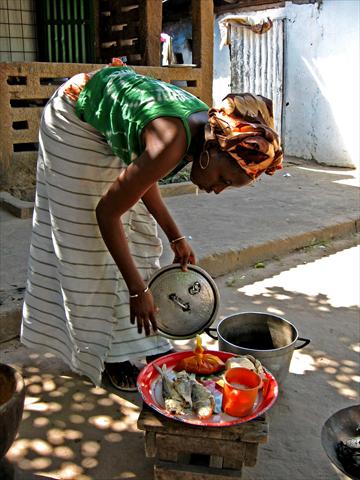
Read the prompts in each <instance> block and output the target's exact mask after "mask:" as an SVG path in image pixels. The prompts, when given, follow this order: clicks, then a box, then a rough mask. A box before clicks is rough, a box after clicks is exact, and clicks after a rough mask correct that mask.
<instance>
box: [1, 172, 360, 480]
mask: <svg viewBox="0 0 360 480" xmlns="http://www.w3.org/2000/svg"><path fill="white" fill-rule="evenodd" d="M314 170H317V171H314ZM287 173H290V175H291V176H283V174H287ZM352 177H353V172H351V171H347V170H343V169H341V170H334V169H331V170H329V169H325V168H322V167H318V166H314V165H312V166H310V165H308V166H307V169H303V168H300V167H299V166H296V165H292V166H290V167H289V168H286V169H285V170H284V171H283V173H281V174H280V175H279V174H278V175H277V176H276V177H274V178H264V180H262V181H261V182H259V183H258V184H257V185H256V186H255V187H251V188H250V189H244V190H243V191H240V190H239V191H229V192H227V193H224V194H223V195H222V196H220V197H217V198H216V197H215V196H212V195H210V196H208V195H204V194H202V195H199V196H198V197H194V196H193V195H186V196H181V197H173V198H169V199H168V204H169V205H170V208H171V210H172V211H174V214H175V215H176V217H177V219H178V220H179V223H180V224H181V225H182V227H183V230H184V232H185V233H187V234H191V235H192V236H193V243H194V246H195V249H196V251H197V253H198V255H199V258H200V259H202V265H203V266H205V267H206V268H207V269H208V270H209V271H211V272H212V273H213V274H214V275H219V273H224V272H231V273H227V274H226V275H224V276H219V277H218V278H217V280H216V281H217V283H218V286H219V289H220V297H221V309H220V312H219V316H218V318H219V319H221V318H223V317H224V316H227V315H229V314H231V313H233V312H239V311H268V312H272V313H275V314H279V315H281V316H283V317H285V318H287V319H288V320H290V321H291V322H292V323H294V324H295V325H296V326H297V328H298V329H299V332H300V335H301V336H304V337H309V338H311V344H310V345H309V346H308V347H306V348H305V349H303V350H299V351H296V352H295V354H294V356H293V361H292V364H291V367H290V374H289V377H288V379H287V381H286V384H285V385H284V386H283V388H282V389H281V393H280V396H279V399H278V401H277V403H276V404H275V406H274V407H273V409H272V410H271V411H270V441H269V443H268V444H266V445H264V446H263V447H261V449H260V453H259V459H258V463H257V465H256V467H254V468H252V469H246V470H245V472H244V474H243V479H244V480H255V479H256V480H267V479H273V480H287V479H288V478H290V476H291V478H292V480H300V479H301V480H304V479H309V480H310V479H311V480H315V479H316V480H318V479H319V480H336V479H339V478H341V479H342V478H346V477H344V476H343V475H342V474H341V473H339V472H338V471H337V470H335V468H334V467H332V465H331V463H330V462H329V461H328V459H327V457H326V455H325V453H324V452H323V450H322V447H321V444H320V431H321V426H322V425H323V423H324V421H325V420H326V419H327V418H328V416H330V415H331V414H332V413H334V412H335V411H337V410H339V409H341V408H343V407H346V406H348V405H351V404H354V403H359V393H360V392H359V373H358V372H359V349H360V347H359V346H358V345H357V342H358V341H359V336H360V332H359V323H358V322H359V310H358V306H359V303H360V302H359V293H358V292H359V271H358V265H359V249H358V248H356V247H354V245H355V244H357V243H358V235H356V234H355V233H354V232H355V230H356V223H357V222H358V216H359V208H358V207H359V203H358V202H359V195H358V189H357V188H356V187H355V186H351V185H350V183H352V182H353V181H354V180H353V178H352ZM339 182H341V183H339ZM2 214H4V212H2ZM29 232H30V221H27V220H18V219H14V218H13V217H12V218H10V217H9V216H7V215H3V219H2V228H1V239H2V245H1V263H2V273H1V275H2V277H1V288H2V289H3V294H4V295H5V294H6V295H8V298H7V300H6V301H4V304H3V314H4V315H3V320H4V319H5V318H6V319H7V320H9V319H10V316H9V314H8V313H9V311H10V310H9V309H8V310H7V311H5V310H6V308H8V306H9V305H10V306H11V307H12V308H13V307H14V306H15V307H16V304H18V305H20V303H21V291H19V292H16V291H15V290H14V288H16V287H19V288H20V289H21V287H22V286H23V285H24V281H25V271H26V267H25V265H26V257H27V246H28V241H29ZM334 236H335V237H336V236H345V237H346V238H345V239H343V240H338V241H330V239H331V238H332V237H334ZM310 244H312V246H311V247H307V248H305V249H302V250H298V251H296V253H293V254H292V255H290V256H284V255H283V254H284V253H285V252H289V251H293V250H294V249H295V248H297V247H301V246H304V245H310ZM168 261H169V252H168V250H166V251H165V253H164V258H163V263H164V264H165V263H167V262H168ZM260 262H261V263H262V264H263V265H259V263H260ZM241 264H242V265H243V268H242V269H241V270H235V269H236V268H237V267H239V265H241ZM255 264H257V267H260V266H263V267H264V268H255V267H254V266H255ZM10 287H11V288H12V290H11V289H10ZM11 298H14V299H15V300H11ZM16 298H18V301H17V300H16ZM16 302H17V303H16ZM5 307H6V308H5ZM13 310H14V308H13ZM15 310H16V308H15ZM4 312H5V313H4ZM0 313H1V311H0ZM0 319H1V317H0ZM0 327H1V324H0ZM1 331H2V333H4V332H5V328H4V327H3V326H2V330H1ZM203 337H204V341H205V342H207V344H208V345H209V346H215V347H216V345H214V343H213V341H212V340H209V339H208V338H207V337H206V336H205V335H203ZM3 340H6V338H4V337H3ZM191 346H192V342H191V341H187V342H177V348H183V349H188V348H190V347H191ZM0 362H6V363H9V364H13V365H16V366H17V367H18V368H20V370H21V371H22V372H23V375H24V377H25V378H26V382H27V385H28V387H27V399H26V408H25V413H24V418H23V421H22V424H21V428H20V433H19V437H18V439H17V440H16V441H15V443H14V444H13V447H12V448H11V450H10V451H9V453H8V455H7V458H8V460H9V461H10V462H11V465H12V466H13V467H14V468H15V471H16V474H15V475H12V476H10V474H9V478H17V479H18V480H25V479H26V480H28V479H29V480H30V479H35V478H39V479H40V478H44V476H42V477H40V476H39V475H40V474H41V475H47V476H48V477H51V478H60V479H63V480H70V479H76V480H90V479H93V480H113V479H131V478H134V479H139V480H151V478H152V461H151V459H146V458H145V457H144V450H143V437H142V433H141V432H139V431H138V430H137V429H136V419H137V415H138V412H139V407H140V406H141V400H140V398H139V396H138V395H137V394H128V395H118V394H117V393H116V392H114V391H112V390H111V388H109V387H106V388H104V389H99V388H98V389H95V388H93V386H92V385H91V384H90V383H89V382H88V381H87V380H86V379H83V378H79V377H78V376H76V375H74V374H72V373H71V372H69V370H68V369H67V367H66V366H65V365H63V364H62V363H61V362H60V361H58V360H57V359H56V358H54V357H52V356H50V355H40V354H39V353H37V352H30V351H29V350H27V349H25V348H24V347H23V346H20V345H19V343H18V341H17V340H13V341H10V342H5V343H2V344H1V345H0ZM11 465H10V466H11ZM9 468H10V467H9Z"/></svg>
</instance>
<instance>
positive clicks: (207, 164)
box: [199, 150, 210, 170]
mask: <svg viewBox="0 0 360 480" xmlns="http://www.w3.org/2000/svg"><path fill="white" fill-rule="evenodd" d="M204 153H206V154H207V162H206V165H205V166H204V164H203V163H202V158H203V154H204ZM209 163H210V155H209V152H208V151H207V150H203V151H202V152H201V155H200V160H199V165H200V168H201V170H206V169H207V167H208V166H209Z"/></svg>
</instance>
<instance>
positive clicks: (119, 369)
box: [105, 361, 140, 392]
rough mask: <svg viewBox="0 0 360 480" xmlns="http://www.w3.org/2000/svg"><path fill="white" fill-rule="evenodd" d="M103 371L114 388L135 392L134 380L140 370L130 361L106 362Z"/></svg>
mask: <svg viewBox="0 0 360 480" xmlns="http://www.w3.org/2000/svg"><path fill="white" fill-rule="evenodd" d="M105 372H106V373H107V376H108V378H109V380H110V382H111V384H112V386H113V387H114V388H116V389H117V390H120V391H122V392H137V386H136V380H137V377H138V375H139V373H140V370H139V369H138V368H137V367H136V366H135V365H133V364H132V363H130V362H129V361H126V362H119V363H106V364H105Z"/></svg>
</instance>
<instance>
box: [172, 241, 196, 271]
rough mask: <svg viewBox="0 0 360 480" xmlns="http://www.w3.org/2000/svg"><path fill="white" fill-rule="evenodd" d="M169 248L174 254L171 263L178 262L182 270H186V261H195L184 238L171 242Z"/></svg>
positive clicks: (191, 250)
mask: <svg viewBox="0 0 360 480" xmlns="http://www.w3.org/2000/svg"><path fill="white" fill-rule="evenodd" d="M171 249H172V251H173V252H174V255H175V256H174V261H173V263H180V265H181V268H182V270H183V271H184V272H186V271H187V264H188V263H191V264H192V265H194V264H195V263H196V258H195V253H194V251H193V249H192V248H191V245H190V244H189V243H188V242H187V240H186V239H185V238H183V239H182V240H179V241H178V242H176V243H173V244H171Z"/></svg>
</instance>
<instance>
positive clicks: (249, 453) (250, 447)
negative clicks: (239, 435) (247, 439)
mask: <svg viewBox="0 0 360 480" xmlns="http://www.w3.org/2000/svg"><path fill="white" fill-rule="evenodd" d="M257 452H258V444H257V443H246V444H245V458H244V465H246V466H247V467H254V466H255V465H256V460H257Z"/></svg>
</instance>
